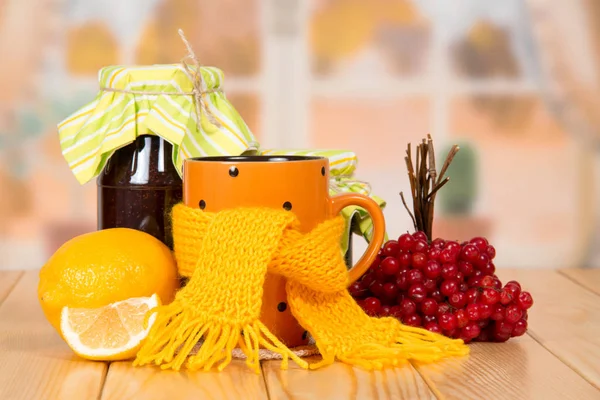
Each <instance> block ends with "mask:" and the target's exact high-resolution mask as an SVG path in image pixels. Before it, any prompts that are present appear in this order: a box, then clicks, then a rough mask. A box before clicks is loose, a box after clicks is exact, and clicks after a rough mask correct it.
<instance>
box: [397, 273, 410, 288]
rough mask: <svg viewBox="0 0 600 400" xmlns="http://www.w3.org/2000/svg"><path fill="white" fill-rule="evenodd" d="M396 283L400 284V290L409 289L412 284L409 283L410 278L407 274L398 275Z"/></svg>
mask: <svg viewBox="0 0 600 400" xmlns="http://www.w3.org/2000/svg"><path fill="white" fill-rule="evenodd" d="M396 285H398V289H399V290H407V289H408V287H409V286H410V283H408V278H407V277H406V274H402V275H398V276H397V277H396Z"/></svg>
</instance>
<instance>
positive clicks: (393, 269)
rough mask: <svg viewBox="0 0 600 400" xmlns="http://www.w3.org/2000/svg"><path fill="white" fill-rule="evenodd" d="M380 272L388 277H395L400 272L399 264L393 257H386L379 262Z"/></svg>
mask: <svg viewBox="0 0 600 400" xmlns="http://www.w3.org/2000/svg"><path fill="white" fill-rule="evenodd" d="M381 271H382V272H383V273H384V274H385V275H388V276H392V275H396V274H397V273H398V271H400V262H399V261H398V260H397V259H396V258H394V257H386V258H385V259H384V260H383V261H382V262H381Z"/></svg>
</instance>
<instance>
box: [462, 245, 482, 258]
mask: <svg viewBox="0 0 600 400" xmlns="http://www.w3.org/2000/svg"><path fill="white" fill-rule="evenodd" d="M460 259H461V260H463V261H467V262H470V263H474V262H476V261H477V260H478V259H479V250H477V247H475V245H472V244H468V245H466V246H465V247H463V248H462V249H461V251H460Z"/></svg>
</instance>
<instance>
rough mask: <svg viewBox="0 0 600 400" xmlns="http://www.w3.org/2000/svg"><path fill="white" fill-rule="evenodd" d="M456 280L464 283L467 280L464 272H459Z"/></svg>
mask: <svg viewBox="0 0 600 400" xmlns="http://www.w3.org/2000/svg"><path fill="white" fill-rule="evenodd" d="M454 278H455V279H456V280H457V281H459V282H462V281H464V279H465V276H464V275H463V273H462V272H460V271H459V272H457V273H456V276H455V277H454Z"/></svg>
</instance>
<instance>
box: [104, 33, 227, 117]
mask: <svg viewBox="0 0 600 400" xmlns="http://www.w3.org/2000/svg"><path fill="white" fill-rule="evenodd" d="M178 33H179V36H180V37H181V40H182V41H183V44H184V45H185V47H186V49H187V52H188V54H187V55H186V56H185V57H183V58H182V59H181V67H182V69H183V72H184V73H185V75H186V76H187V77H188V79H189V80H190V82H192V85H193V86H194V90H192V91H191V92H183V91H180V92H178V93H173V92H163V91H145V90H131V89H117V88H109V87H104V86H102V87H100V90H101V91H104V92H117V93H129V94H142V95H167V96H194V105H195V109H196V118H197V123H198V125H200V123H201V117H202V113H204V115H205V116H206V118H207V119H208V121H209V122H210V123H211V124H213V125H215V126H216V127H218V128H223V125H222V124H221V122H219V120H218V119H217V118H216V117H215V115H214V114H213V112H212V111H211V110H210V108H209V106H208V104H207V103H206V101H205V100H204V96H205V95H207V94H209V93H216V92H221V91H222V90H221V89H220V88H216V89H208V88H207V87H206V82H204V78H203V77H202V72H201V67H202V66H201V65H200V62H199V61H198V58H197V57H196V53H194V50H193V49H192V46H191V45H190V43H189V42H188V40H187V38H186V37H185V34H184V33H183V30H182V29H179V30H178ZM190 64H192V65H190ZM192 66H193V67H195V68H193V67H192Z"/></svg>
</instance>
